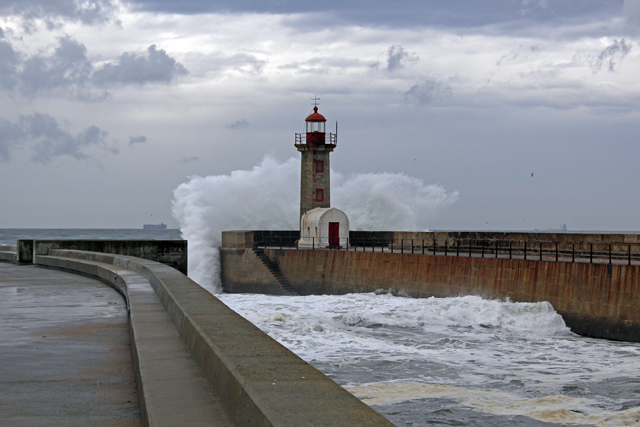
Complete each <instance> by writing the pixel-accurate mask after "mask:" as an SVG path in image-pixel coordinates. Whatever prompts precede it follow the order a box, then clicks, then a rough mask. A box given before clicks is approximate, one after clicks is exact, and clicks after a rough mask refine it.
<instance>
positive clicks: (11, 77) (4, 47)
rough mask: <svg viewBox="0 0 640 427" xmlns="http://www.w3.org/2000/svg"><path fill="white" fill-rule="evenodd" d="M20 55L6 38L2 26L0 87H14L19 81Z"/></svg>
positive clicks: (0, 38) (0, 39)
mask: <svg viewBox="0 0 640 427" xmlns="http://www.w3.org/2000/svg"><path fill="white" fill-rule="evenodd" d="M19 65H20V55H18V53H17V52H16V51H15V50H13V46H11V44H10V43H9V42H7V41H6V40H4V32H3V31H2V28H0V88H3V89H13V88H14V87H15V85H16V84H17V82H18V66H19Z"/></svg>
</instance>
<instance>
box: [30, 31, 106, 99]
mask: <svg viewBox="0 0 640 427" xmlns="http://www.w3.org/2000/svg"><path fill="white" fill-rule="evenodd" d="M92 68H93V66H92V64H91V61H89V59H88V58H87V48H86V47H84V45H82V44H80V43H78V42H77V41H75V40H73V39H71V38H70V37H62V38H60V39H59V40H58V47H56V49H55V50H54V52H53V54H52V55H49V56H46V55H35V56H32V57H31V58H29V59H27V60H26V61H25V62H24V64H23V67H22V72H21V73H20V88H21V90H22V92H23V93H24V94H26V95H30V96H34V95H36V94H37V93H38V92H41V91H49V90H55V89H59V88H62V89H67V90H71V91H72V92H73V93H75V94H76V95H79V94H80V93H81V92H82V90H83V88H84V87H85V86H86V85H87V83H88V81H89V78H90V76H91V71H92Z"/></svg>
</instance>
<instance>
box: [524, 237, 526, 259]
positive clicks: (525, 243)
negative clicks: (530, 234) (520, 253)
mask: <svg viewBox="0 0 640 427" xmlns="http://www.w3.org/2000/svg"><path fill="white" fill-rule="evenodd" d="M524 259H525V260H526V259H527V242H526V240H525V242H524Z"/></svg>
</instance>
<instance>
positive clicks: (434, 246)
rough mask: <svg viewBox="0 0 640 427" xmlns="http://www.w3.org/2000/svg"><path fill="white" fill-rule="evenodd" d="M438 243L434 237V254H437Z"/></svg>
mask: <svg viewBox="0 0 640 427" xmlns="http://www.w3.org/2000/svg"><path fill="white" fill-rule="evenodd" d="M436 245H437V243H436V239H435V238H434V239H433V254H434V255H435V254H436Z"/></svg>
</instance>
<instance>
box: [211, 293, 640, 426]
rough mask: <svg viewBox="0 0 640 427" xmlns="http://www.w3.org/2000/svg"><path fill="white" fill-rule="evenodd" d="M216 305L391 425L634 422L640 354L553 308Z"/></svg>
mask: <svg viewBox="0 0 640 427" xmlns="http://www.w3.org/2000/svg"><path fill="white" fill-rule="evenodd" d="M219 297H220V299H221V300H222V301H223V302H224V303H225V304H227V305H228V306H230V307H231V308H232V309H233V310H235V311H236V312H237V313H239V314H241V315H242V316H244V317H245V318H247V319H248V320H250V321H251V322H252V323H254V324H255V325H257V326H258V327H259V328H260V329H262V330H263V331H265V332H266V333H268V334H269V335H270V336H271V337H273V338H275V339H276V340H277V341H279V342H280V343H282V344H283V345H285V346H286V347H288V348H289V349H290V350H292V351H293V352H294V353H296V354H298V355H299V356H300V357H302V358H303V359H304V360H306V361H307V362H309V363H311V364H312V365H314V366H315V367H316V368H318V369H319V370H320V371H322V372H324V373H325V374H327V375H329V376H330V377H331V378H333V379H334V380H335V381H336V382H337V383H338V384H340V385H342V386H343V387H345V388H346V389H347V390H349V391H350V392H351V393H353V394H354V395H356V396H357V397H359V398H360V399H362V400H363V401H364V402H366V403H367V404H369V405H370V406H372V407H373V408H374V409H376V410H377V411H378V412H380V413H382V414H383V415H384V416H386V417H387V418H388V419H390V420H391V421H392V422H393V423H394V424H396V425H398V426H434V425H436V426H452V425H453V426H514V425H517V426H543V425H597V426H635V425H640V345H639V344H633V343H624V342H613V341H607V340H597V339H589V338H583V337H580V336H577V335H575V334H573V333H571V331H570V330H569V329H568V328H567V327H566V325H565V324H564V321H563V320H562V318H561V317H560V315H558V314H557V313H556V312H555V311H554V310H553V307H552V306H551V305H550V304H549V303H544V302H543V303H535V304H525V303H513V302H509V301H491V300H484V299H482V298H480V297H477V296H465V297H459V298H439V299H436V298H428V299H413V298H404V297H398V296H392V295H389V294H385V293H380V294H374V293H371V294H349V295H340V296H329V295H323V296H304V297H278V296H265V295H249V294H222V295H219Z"/></svg>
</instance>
